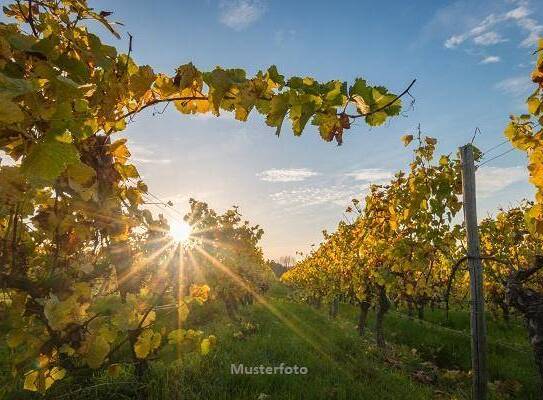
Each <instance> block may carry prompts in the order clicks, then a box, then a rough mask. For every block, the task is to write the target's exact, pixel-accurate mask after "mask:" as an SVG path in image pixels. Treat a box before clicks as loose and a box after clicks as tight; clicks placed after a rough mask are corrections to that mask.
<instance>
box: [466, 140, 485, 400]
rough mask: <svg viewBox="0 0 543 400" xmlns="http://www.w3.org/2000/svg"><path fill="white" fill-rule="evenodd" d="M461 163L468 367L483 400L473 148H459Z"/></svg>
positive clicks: (479, 399)
mask: <svg viewBox="0 0 543 400" xmlns="http://www.w3.org/2000/svg"><path fill="white" fill-rule="evenodd" d="M460 159H461V161H462V192H463V197H464V204H463V208H464V221H465V226H466V236H467V242H468V254H467V256H468V266H469V275H470V287H471V302H470V303H471V361H472V363H471V365H472V369H473V389H472V394H473V399H474V400H484V399H486V395H487V367H486V326H485V306H484V295H483V270H482V266H481V254H480V250H479V232H478V227H477V206H476V195H475V165H474V160H473V147H472V145H471V144H467V145H465V146H463V147H461V148H460Z"/></svg>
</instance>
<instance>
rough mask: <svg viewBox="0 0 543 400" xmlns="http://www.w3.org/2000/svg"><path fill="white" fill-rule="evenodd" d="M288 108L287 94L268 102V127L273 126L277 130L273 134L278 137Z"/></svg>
mask: <svg viewBox="0 0 543 400" xmlns="http://www.w3.org/2000/svg"><path fill="white" fill-rule="evenodd" d="M288 107H289V94H288V93H283V94H279V95H277V96H274V97H273V98H272V100H271V102H270V112H269V113H268V116H267V117H266V124H268V126H275V127H277V130H276V132H275V134H276V135H277V136H279V134H280V133H281V125H282V124H283V121H284V119H285V116H286V114H287V112H288Z"/></svg>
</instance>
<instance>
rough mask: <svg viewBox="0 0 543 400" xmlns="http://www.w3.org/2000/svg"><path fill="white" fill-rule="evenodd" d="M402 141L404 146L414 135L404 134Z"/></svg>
mask: <svg viewBox="0 0 543 400" xmlns="http://www.w3.org/2000/svg"><path fill="white" fill-rule="evenodd" d="M401 141H402V142H403V145H404V146H407V145H409V143H411V142H412V141H413V135H403V136H402V137H401Z"/></svg>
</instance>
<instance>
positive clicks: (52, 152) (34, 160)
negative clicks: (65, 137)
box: [21, 139, 80, 180]
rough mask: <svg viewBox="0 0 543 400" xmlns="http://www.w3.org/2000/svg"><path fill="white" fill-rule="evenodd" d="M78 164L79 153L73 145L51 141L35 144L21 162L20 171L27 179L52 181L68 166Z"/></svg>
mask: <svg viewBox="0 0 543 400" xmlns="http://www.w3.org/2000/svg"><path fill="white" fill-rule="evenodd" d="M78 162H80V161H79V153H78V151H77V149H76V147H75V146H74V145H73V144H71V143H62V142H59V141H58V140H54V139H52V140H47V141H45V142H41V143H37V144H35V145H34V146H33V147H32V149H31V150H30V153H29V154H28V156H27V157H26V158H25V159H24V160H23V162H22V165H21V170H22V171H23V173H24V174H25V175H26V176H28V177H32V178H39V179H44V180H54V179H56V178H57V177H58V176H59V175H60V174H61V173H62V172H63V171H64V170H65V169H66V167H67V166H68V165H71V164H75V163H78Z"/></svg>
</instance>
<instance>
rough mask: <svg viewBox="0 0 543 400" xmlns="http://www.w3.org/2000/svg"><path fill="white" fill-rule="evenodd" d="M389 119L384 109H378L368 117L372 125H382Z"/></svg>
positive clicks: (367, 119)
mask: <svg viewBox="0 0 543 400" xmlns="http://www.w3.org/2000/svg"><path fill="white" fill-rule="evenodd" d="M386 119H387V113H386V112H384V111H378V112H376V113H373V114H370V115H368V116H367V117H366V122H367V123H368V125H371V126H379V125H382V124H383V123H384V122H385V121H386Z"/></svg>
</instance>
